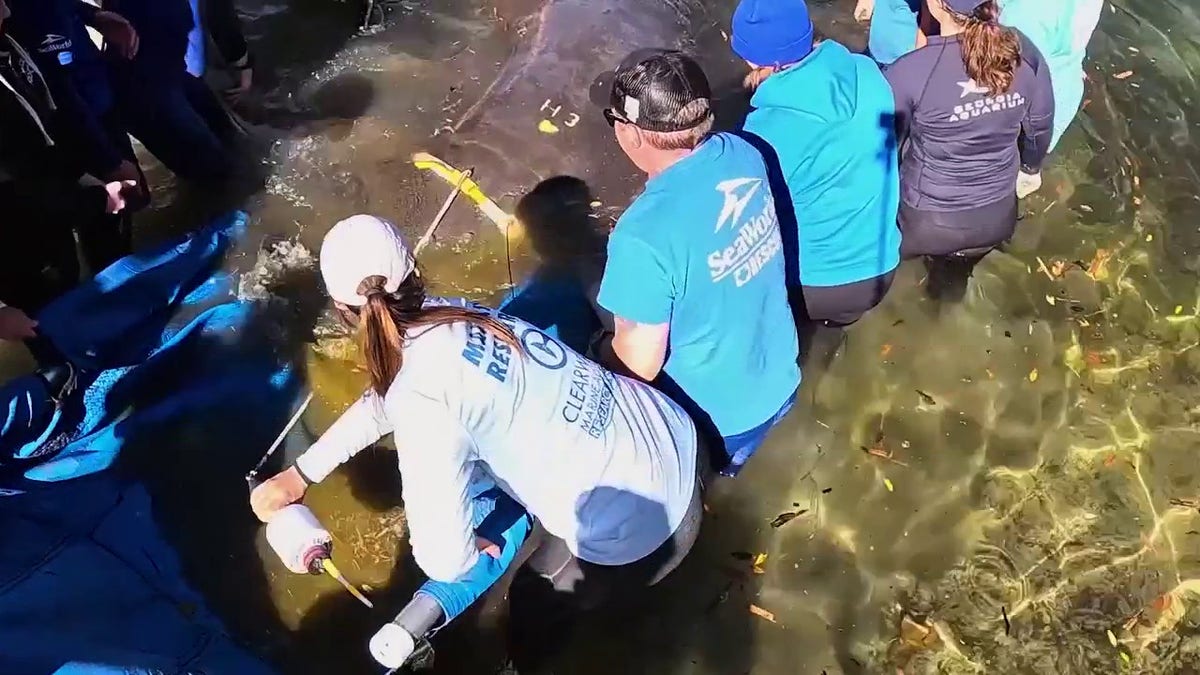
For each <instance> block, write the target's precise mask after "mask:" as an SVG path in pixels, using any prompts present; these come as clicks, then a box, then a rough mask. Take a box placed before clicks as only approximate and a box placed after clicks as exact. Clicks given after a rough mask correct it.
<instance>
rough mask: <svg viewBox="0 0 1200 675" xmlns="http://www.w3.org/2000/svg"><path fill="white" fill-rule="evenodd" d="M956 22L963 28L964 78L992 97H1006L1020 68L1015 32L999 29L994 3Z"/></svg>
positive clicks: (981, 7) (1018, 46)
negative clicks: (965, 72)
mask: <svg viewBox="0 0 1200 675" xmlns="http://www.w3.org/2000/svg"><path fill="white" fill-rule="evenodd" d="M1044 1H1045V2H1053V0H1044ZM955 19H957V20H958V21H959V23H961V24H962V26H963V33H962V38H961V40H962V53H963V65H964V66H966V68H967V75H969V76H970V77H971V79H973V80H975V83H976V84H978V85H979V86H981V87H985V88H986V89H987V90H988V93H989V94H991V95H992V96H998V95H1000V94H1004V93H1007V92H1008V90H1009V89H1010V88H1012V84H1013V79H1014V78H1015V77H1016V73H1017V66H1019V65H1020V64H1021V43H1020V41H1019V40H1018V39H1017V34H1016V33H1015V32H1013V31H1012V30H1010V29H1008V28H1005V27H1004V26H1001V25H1000V23H999V19H1000V8H999V7H997V6H996V0H987V2H985V3H983V4H982V5H980V6H979V7H978V8H977V9H976V10H975V13H974V14H971V15H970V16H962V15H957V16H955Z"/></svg>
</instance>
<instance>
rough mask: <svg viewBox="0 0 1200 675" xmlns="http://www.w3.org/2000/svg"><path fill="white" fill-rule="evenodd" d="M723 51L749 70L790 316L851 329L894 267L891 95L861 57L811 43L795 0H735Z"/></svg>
mask: <svg viewBox="0 0 1200 675" xmlns="http://www.w3.org/2000/svg"><path fill="white" fill-rule="evenodd" d="M731 44H732V46H733V51H734V52H735V53H736V54H737V55H738V56H739V57H741V58H742V59H743V60H745V61H746V62H747V63H748V64H749V65H750V67H751V69H752V70H751V73H750V75H749V77H748V78H747V84H748V85H749V88H750V89H751V90H752V91H753V92H754V96H753V99H752V100H751V107H752V112H751V113H750V115H749V116H748V117H747V118H746V123H745V126H744V130H745V133H746V134H747V135H748V136H749V137H750V138H752V139H755V140H756V141H757V143H756V145H759V146H760V150H762V151H763V154H764V157H765V158H766V159H767V163H768V168H769V169H773V173H774V174H776V175H778V176H781V177H785V178H784V182H785V185H782V186H773V187H776V191H775V195H774V196H775V200H776V205H777V208H776V212H777V213H778V214H779V222H780V227H781V228H789V229H792V230H795V232H788V234H789V235H791V237H793V238H794V239H796V242H797V245H796V247H795V248H796V250H794V251H785V253H786V254H787V255H789V256H790V257H792V258H794V259H793V260H789V266H788V271H789V278H788V284H789V286H791V287H793V288H795V287H800V286H802V287H803V288H804V295H805V299H806V307H807V310H808V312H807V315H806V316H804V317H801V318H802V319H803V320H815V321H830V322H834V323H837V324H842V325H845V324H849V323H853V322H854V321H857V320H858V319H859V318H860V317H861V316H862V315H863V314H864V313H865V312H866V311H868V310H870V309H871V308H872V307H874V306H875V305H877V304H878V303H879V302H880V301H881V300H882V299H883V297H884V295H885V294H886V292H887V288H888V286H890V283H891V279H892V272H893V271H894V270H895V269H896V266H897V265H899V264H900V230H899V229H898V228H897V225H896V211H897V209H898V207H899V204H900V177H899V168H898V151H897V144H896V130H895V123H894V120H893V119H892V118H893V115H894V110H895V105H894V102H893V99H892V92H891V88H890V87H889V86H888V83H887V80H886V79H885V78H884V76H883V75H882V74H881V73H880V72H879V68H878V66H876V64H875V63H873V62H872V61H871V60H870V59H869V58H867V57H865V56H862V55H858V54H852V53H850V51H849V50H848V49H846V48H845V47H844V46H842V45H841V44H838V43H837V42H834V41H832V40H825V41H823V42H821V43H820V44H817V45H815V46H814V43H813V25H812V22H811V21H810V20H809V18H808V7H807V4H806V3H805V1H804V0H742V2H741V3H740V4H739V5H738V7H737V10H736V11H735V12H734V15H733V33H732V38H731ZM814 91H819V92H822V95H820V96H814V95H813V93H812V92H814ZM785 240H786V237H785Z"/></svg>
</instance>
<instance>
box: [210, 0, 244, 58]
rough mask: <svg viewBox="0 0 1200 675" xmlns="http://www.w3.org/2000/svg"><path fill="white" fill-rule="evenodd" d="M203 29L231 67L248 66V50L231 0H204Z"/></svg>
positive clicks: (240, 22) (240, 23)
mask: <svg viewBox="0 0 1200 675" xmlns="http://www.w3.org/2000/svg"><path fill="white" fill-rule="evenodd" d="M204 9H205V11H204V14H203V16H204V20H205V25H204V27H205V29H206V30H207V31H208V34H209V36H210V37H211V38H212V41H213V44H215V45H216V46H217V51H219V52H220V53H221V58H222V59H224V60H225V63H226V64H228V65H229V66H230V67H232V68H243V67H249V66H250V65H251V64H250V51H249V47H248V46H247V44H246V36H245V35H244V34H243V33H242V21H241V19H240V18H239V17H238V14H237V9H236V8H235V7H234V4H233V0H204Z"/></svg>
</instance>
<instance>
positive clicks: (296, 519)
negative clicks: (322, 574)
mask: <svg viewBox="0 0 1200 675" xmlns="http://www.w3.org/2000/svg"><path fill="white" fill-rule="evenodd" d="M267 543H268V544H270V545H271V548H272V549H273V550H274V551H275V555H277V556H279V559H280V560H282V561H283V564H284V565H285V566H287V568H288V569H289V570H291V571H293V572H295V573H297V574H308V573H309V571H310V570H309V564H310V563H311V562H312V560H313V558H314V556H315V555H317V554H318V553H320V552H321V551H322V550H323V551H324V552H325V554H326V555H328V551H329V549H330V547H332V546H333V536H332V535H330V534H329V532H328V530H326V529H325V528H324V527H321V523H320V522H318V521H317V517H316V516H315V515H314V514H313V512H312V511H310V510H309V509H308V507H306V506H304V505H303V504H290V505H288V506H285V507H283V508H282V509H280V510H279V512H278V513H276V514H275V515H274V516H272V517H271V520H270V522H268V523H267Z"/></svg>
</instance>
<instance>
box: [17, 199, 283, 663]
mask: <svg viewBox="0 0 1200 675" xmlns="http://www.w3.org/2000/svg"><path fill="white" fill-rule="evenodd" d="M245 224H246V217H245V215H244V214H241V213H235V214H231V215H230V216H227V217H225V218H222V219H220V220H219V221H217V222H215V223H213V224H212V225H210V226H209V227H207V228H205V229H204V230H202V231H200V232H198V233H197V234H195V235H193V236H191V237H189V238H187V239H185V240H183V241H180V242H178V243H174V244H172V245H169V246H164V247H162V248H160V249H158V250H155V251H151V252H149V253H147V254H142V255H136V256H131V257H129V258H126V259H124V260H122V261H120V262H118V263H116V264H114V265H113V266H112V267H109V268H108V269H106V270H105V271H103V272H102V273H101V274H100V275H98V276H97V277H96V278H95V279H93V280H91V281H89V282H87V283H85V284H84V285H82V286H81V287H79V288H78V289H76V290H75V291H73V292H71V293H69V294H68V295H66V296H64V297H63V298H61V299H60V300H58V301H56V302H55V303H54V304H52V305H51V306H50V307H48V308H47V309H46V310H45V311H44V312H43V313H41V314H40V315H39V316H38V320H39V324H40V328H39V330H40V332H41V333H42V334H43V336H45V337H46V338H48V340H49V341H50V342H51V343H53V344H54V345H55V346H57V348H58V349H59V350H60V351H61V352H62V354H63V356H64V357H66V359H68V360H69V361H71V362H73V363H75V364H76V365H78V366H79V367H80V371H79V380H78V388H77V389H76V391H75V392H74V393H73V394H72V395H70V396H66V397H64V398H63V400H62V401H61V405H56V404H55V402H54V401H52V400H50V398H49V392H47V391H46V385H45V384H44V383H43V381H42V380H41V379H39V378H38V377H35V376H28V377H23V378H19V379H17V380H15V381H12V382H10V383H8V384H7V385H6V386H4V387H3V388H0V402H2V403H3V404H4V406H5V408H6V410H7V413H8V414H7V418H6V419H4V420H3V424H0V490H2V492H0V494H2V495H3V496H2V497H0V533H3V537H4V544H3V546H0V673H5V675H27V674H28V675H44V674H46V673H60V674H70V675H101V674H106V673H122V674H126V675H138V674H142V673H145V674H147V675H149V674H150V673H184V672H191V673H194V672H201V671H203V672H210V673H246V674H248V675H254V674H255V673H268V672H271V671H270V669H269V668H268V667H267V666H266V665H265V664H264V663H262V662H261V661H260V660H258V659H257V658H255V657H254V656H252V655H251V654H250V653H249V652H247V651H245V650H244V649H242V648H241V647H240V646H238V645H236V644H235V643H234V642H233V641H232V640H231V639H230V638H229V637H228V635H226V633H225V632H224V630H223V629H222V627H221V625H220V623H219V622H218V621H217V620H216V618H215V617H214V616H213V615H212V614H211V613H209V612H208V611H207V610H206V609H205V607H204V603H203V601H202V599H201V598H200V597H199V596H198V595H197V594H196V593H195V592H193V591H192V590H191V589H189V588H188V586H187V584H186V583H185V582H184V580H183V574H182V571H181V569H180V567H179V561H178V559H177V557H176V556H175V553H174V551H173V550H172V549H171V547H170V546H169V545H168V544H167V543H166V540H165V539H164V538H163V536H162V534H161V532H160V531H159V530H158V528H157V526H156V524H155V522H154V519H153V517H152V511H151V504H150V497H149V494H148V492H147V491H146V489H145V488H144V487H143V486H142V485H141V484H140V483H139V482H138V481H136V480H133V479H131V478H130V477H127V476H123V475H122V472H121V471H118V470H116V465H117V464H118V460H119V459H120V456H121V454H122V451H124V450H126V449H127V448H128V447H129V446H130V445H135V444H139V443H141V444H145V443H147V442H151V443H152V444H153V443H157V447H156V450H157V451H161V452H170V451H171V449H172V448H171V447H170V439H171V438H172V435H171V427H172V425H173V424H175V423H177V422H178V421H180V420H182V419H184V418H185V417H186V418H195V417H200V418H203V419H207V420H221V419H223V418H225V417H226V416H229V415H232V414H234V413H235V412H236V411H237V410H239V409H252V410H259V411H261V412H262V414H261V415H260V416H259V417H258V419H259V422H258V424H259V425H260V426H261V427H262V429H261V430H254V429H249V430H248V429H246V428H245V427H244V426H242V427H241V428H239V429H238V430H237V432H236V435H235V432H234V431H232V430H230V432H229V437H230V438H237V439H243V440H242V442H243V443H244V444H245V446H246V451H247V452H248V453H250V454H253V453H254V446H253V445H252V444H254V443H261V442H262V441H261V440H260V438H261V436H262V434H263V433H270V429H272V428H273V429H275V430H277V429H278V428H279V427H280V426H281V425H282V424H283V421H282V420H280V419H278V418H279V417H281V416H282V417H283V419H286V405H288V404H289V403H290V402H291V401H292V399H294V397H295V395H296V391H297V389H298V382H297V379H296V378H295V377H294V376H293V374H292V372H291V370H290V368H289V367H288V366H287V365H286V364H284V363H281V362H280V361H279V360H278V359H277V358H275V356H274V354H273V352H272V350H271V349H270V346H269V345H267V344H266V343H265V341H264V340H257V341H256V340H243V339H240V338H241V336H240V335H238V332H239V330H240V329H243V328H246V327H247V326H248V325H249V324H250V322H251V320H252V319H253V317H254V316H255V307H254V306H253V305H251V304H249V303H242V302H237V301H236V300H235V299H234V294H233V292H234V284H233V280H232V279H231V278H230V277H229V276H227V275H222V274H219V273H217V271H216V270H217V267H218V265H219V263H220V262H221V261H222V259H223V257H224V255H225V254H226V252H227V251H228V250H229V248H230V246H231V245H232V244H233V243H234V242H235V241H236V240H237V239H238V237H240V236H241V235H242V233H243V231H244V229H245ZM247 332H249V331H247ZM279 401H282V402H283V405H280V404H279V403H278V402H279ZM242 419H244V418H242ZM240 421H241V419H239V422H240ZM218 426H219V425H218ZM256 431H259V432H260V433H255V432H256ZM257 447H258V448H259V449H261V447H262V445H261V444H260V445H258V446H257ZM260 451H261V450H260ZM247 461H248V463H252V458H250V457H247Z"/></svg>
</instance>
